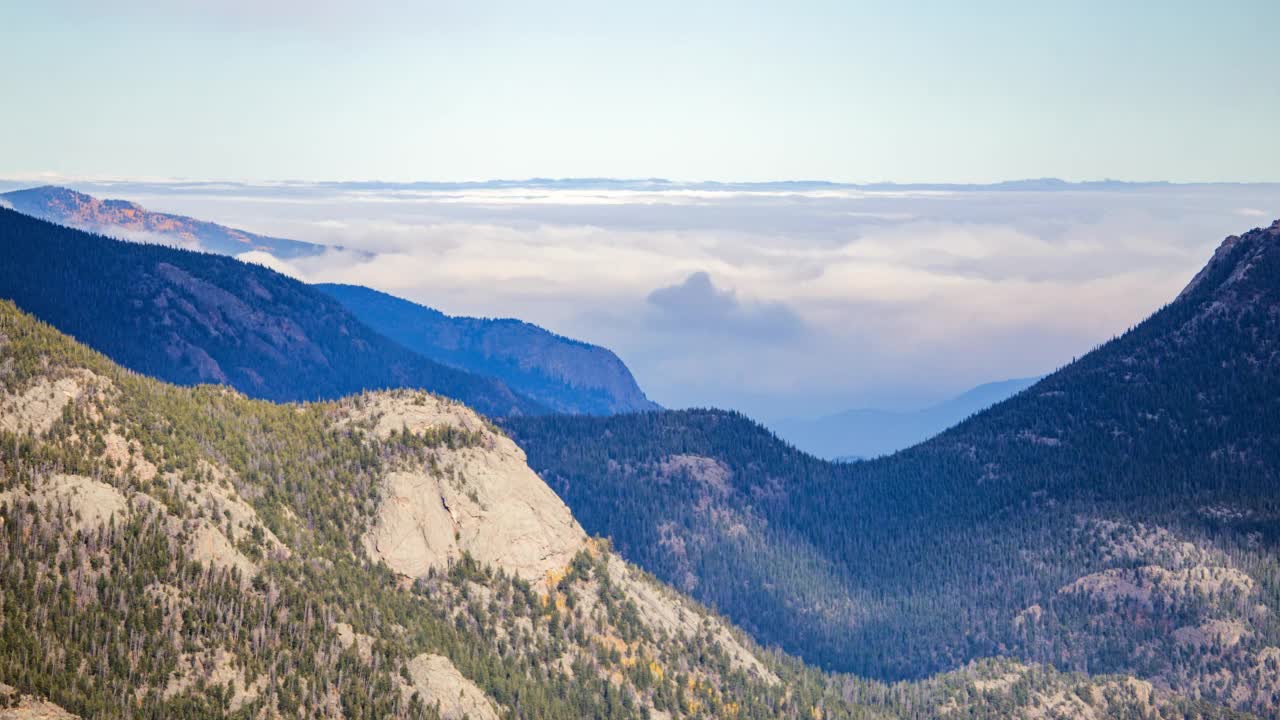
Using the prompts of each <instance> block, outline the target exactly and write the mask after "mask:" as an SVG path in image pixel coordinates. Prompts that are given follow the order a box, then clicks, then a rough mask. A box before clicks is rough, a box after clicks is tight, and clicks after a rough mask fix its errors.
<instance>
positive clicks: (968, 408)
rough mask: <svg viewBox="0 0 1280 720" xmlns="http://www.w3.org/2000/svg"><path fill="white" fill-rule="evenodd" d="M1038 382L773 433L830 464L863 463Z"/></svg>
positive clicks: (803, 423)
mask: <svg viewBox="0 0 1280 720" xmlns="http://www.w3.org/2000/svg"><path fill="white" fill-rule="evenodd" d="M1037 380H1039V378H1014V379H1012V380H1001V381H998V382H990V383H984V384H982V385H979V386H977V387H975V388H973V389H971V390H968V391H966V392H964V393H961V394H960V395H957V396H956V397H954V398H951V399H949V400H946V401H943V402H941V403H938V404H937V405H931V406H929V407H926V408H923V409H920V410H914V411H893V410H879V409H874V408H864V409H858V410H846V411H844V412H841V413H836V414H833V415H827V416H824V417H819V418H806V419H800V418H790V419H784V420H777V421H774V422H771V423H769V429H770V430H773V431H774V432H775V433H777V435H778V437H780V438H782V439H783V440H786V441H787V442H789V443H791V444H792V445H795V446H796V447H797V448H799V449H801V450H803V451H805V452H807V453H809V454H811V455H816V456H818V457H820V458H826V459H828V460H844V461H850V460H858V459H867V458H873V457H879V456H880V455H888V454H889V453H892V452H895V451H897V450H901V449H903V448H905V447H910V446H912V445H915V444H916V443H918V442H922V441H924V440H927V439H928V438H930V437H932V436H934V435H937V434H938V433H940V432H942V431H943V430H946V429H947V428H949V427H951V426H952V425H955V424H956V423H958V422H960V421H961V420H964V419H965V418H967V417H969V416H970V415H972V414H974V413H976V412H980V411H982V410H985V409H987V408H989V407H991V406H992V405H994V404H996V403H998V402H1000V401H1002V400H1004V399H1006V398H1008V397H1010V396H1012V395H1015V394H1017V393H1019V392H1022V391H1023V390H1025V389H1027V388H1028V387H1031V386H1032V385H1033V384H1035V382H1036V381H1037Z"/></svg>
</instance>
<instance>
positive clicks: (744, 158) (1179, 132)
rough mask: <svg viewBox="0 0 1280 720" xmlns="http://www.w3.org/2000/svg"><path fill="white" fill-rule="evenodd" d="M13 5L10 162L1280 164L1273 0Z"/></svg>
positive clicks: (1126, 173)
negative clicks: (1210, 0)
mask: <svg viewBox="0 0 1280 720" xmlns="http://www.w3.org/2000/svg"><path fill="white" fill-rule="evenodd" d="M6 5H7V7H5V9H4V11H3V16H4V17H3V21H2V22H0V64H2V65H3V67H4V72H3V73H0V97H3V98H4V105H5V111H4V112H2V113H0V177H14V176H18V175H28V174H34V173H41V172H53V173H60V174H63V175H68V176H114V177H119V176H126V177H139V176H149V177H197V178H227V179H259V180H262V179H285V178H296V179H375V178H376V179H384V180H413V179H439V180H461V179H484V178H495V177H530V176H615V177H617V176H631V177H644V176H661V177H668V178H675V179H685V180H693V179H724V180H766V179H780V178H815V179H830V180H844V181H877V180H894V181H900V182H910V181H991V180H1002V179H1010V178H1022V177H1040V176H1059V177H1064V178H1068V179H1092V178H1102V177H1114V178H1121V179H1168V180H1207V181H1226V180H1239V181H1266V180H1272V181H1274V180H1280V170H1277V168H1280V139H1278V138H1277V134H1276V132H1275V126H1276V118H1277V117H1280V53H1278V52H1276V38H1277V36H1278V35H1277V34H1278V33H1280V3H1277V2H1274V0H1256V1H1254V0H1238V1H1236V2H1220V3H1208V2H1166V3H1151V2H1117V1H1116V0H1110V1H1109V2H1072V3H1066V2H1053V3H1047V2H1025V1H1024V2H969V3H958V2H916V3H898V2H830V3H824V2H787V3H781V2H779V3H748V2H708V3H694V2H645V3H632V4H627V5H626V6H624V4H623V3H608V2H605V3H602V2H589V3H588V2H583V3H524V2H522V3H501V2H484V3H479V2H477V3H456V4H454V3H412V2H407V1H400V2H380V3H379V2H373V3H370V2H365V3H360V4H359V6H358V7H357V6H356V5H355V4H351V5H347V4H344V3H337V2H324V1H321V2H303V1H302V0H276V1H274V2H273V1H271V0H261V1H259V2H252V1H250V0H230V1H226V2H221V3H201V2H195V1H194V0H177V1H176V2H165V3H161V2H146V1H144V0H122V1H121V2H114V3H109V4H107V3H99V2H73V1H66V0H49V1H46V2H39V3H34V2H33V3H6ZM205 5H211V6H213V5H216V6H217V9H207V8H205V7H203V6H205ZM908 5H909V6H910V7H907V6H908Z"/></svg>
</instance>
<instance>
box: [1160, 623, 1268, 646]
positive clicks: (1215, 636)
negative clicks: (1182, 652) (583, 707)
mask: <svg viewBox="0 0 1280 720" xmlns="http://www.w3.org/2000/svg"><path fill="white" fill-rule="evenodd" d="M1252 634H1253V631H1252V630H1250V629H1249V626H1248V625H1245V624H1244V623H1242V622H1238V621H1233V620H1206V621H1205V622H1203V623H1201V624H1200V625H1199V626H1197V627H1190V626H1188V627H1180V628H1178V629H1177V630H1174V631H1173V638H1174V639H1175V640H1177V641H1178V642H1179V643H1180V644H1183V645H1194V646H1197V647H1218V648H1230V647H1235V646H1236V645H1239V644H1240V641H1241V640H1243V639H1244V638H1246V637H1248V636H1250V635H1252Z"/></svg>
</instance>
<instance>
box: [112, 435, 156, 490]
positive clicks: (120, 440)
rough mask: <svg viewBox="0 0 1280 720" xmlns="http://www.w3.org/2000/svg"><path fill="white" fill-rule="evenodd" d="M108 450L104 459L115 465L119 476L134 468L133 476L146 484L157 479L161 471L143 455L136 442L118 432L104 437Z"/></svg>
mask: <svg viewBox="0 0 1280 720" xmlns="http://www.w3.org/2000/svg"><path fill="white" fill-rule="evenodd" d="M103 440H104V441H105V442H106V446H107V448H106V450H105V451H104V452H103V457H105V458H107V459H108V460H110V461H111V462H113V463H115V465H116V469H117V474H119V475H123V474H124V473H125V471H126V470H128V469H129V468H132V472H133V475H134V476H135V477H137V478H138V479H139V480H142V481H144V482H147V481H150V480H153V479H155V477H156V475H157V473H158V472H159V470H158V469H157V468H156V466H155V464H154V463H152V462H151V461H150V460H147V458H146V457H145V456H144V455H143V453H142V447H141V446H140V445H139V444H138V441H136V440H132V441H131V440H126V439H125V438H124V437H123V436H122V435H120V434H119V433H117V432H114V431H112V432H108V433H107V434H106V435H104V436H103Z"/></svg>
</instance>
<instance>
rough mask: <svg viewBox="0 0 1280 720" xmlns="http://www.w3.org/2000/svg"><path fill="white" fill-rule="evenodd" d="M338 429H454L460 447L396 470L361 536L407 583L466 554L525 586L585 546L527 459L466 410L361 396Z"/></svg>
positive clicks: (430, 400) (422, 397)
mask: <svg viewBox="0 0 1280 720" xmlns="http://www.w3.org/2000/svg"><path fill="white" fill-rule="evenodd" d="M344 422H354V423H355V424H356V425H357V426H359V427H362V428H364V429H365V430H366V431H367V432H370V433H373V434H374V435H376V436H378V437H382V438H387V437H390V435H391V434H392V433H394V432H408V433H413V434H421V433H423V432H427V431H431V430H438V429H440V428H442V427H452V428H455V429H458V430H461V431H464V432H468V433H472V434H473V436H474V438H475V439H474V442H472V443H470V444H468V445H467V446H465V447H458V448H447V447H446V448H437V449H433V450H432V451H431V457H430V461H429V462H428V463H426V464H425V465H422V466H419V467H409V468H404V469H400V470H397V471H393V472H391V473H389V474H388V475H387V477H386V478H385V479H384V481H383V497H382V501H381V504H380V506H379V508H378V511H377V513H376V516H375V520H374V522H373V524H372V526H371V527H370V529H369V531H368V533H367V534H366V535H365V537H364V546H365V549H366V551H367V552H368V554H369V556H370V557H372V558H374V559H376V560H381V561H383V562H385V563H386V564H387V566H388V567H390V568H391V569H392V570H395V571H396V572H398V573H400V574H402V575H406V576H409V577H420V576H422V575H425V574H426V573H427V572H428V571H429V570H431V569H432V568H436V569H441V568H445V567H447V566H448V564H449V563H450V562H451V561H453V560H456V559H458V558H459V557H461V556H462V554H463V553H467V554H469V555H470V556H471V557H473V558H475V559H476V560H477V561H479V562H481V563H482V564H491V565H494V566H496V567H499V568H502V569H503V570H505V571H507V572H510V573H513V574H515V575H518V576H519V577H521V578H524V579H526V580H530V581H534V580H541V579H543V578H544V577H545V576H546V575H547V573H549V572H551V571H555V570H559V569H560V568H563V567H564V566H565V565H567V564H568V563H569V561H570V560H571V559H572V558H573V556H574V554H576V553H577V552H578V550H580V549H582V547H583V545H584V543H585V542H586V539H587V538H586V533H584V532H583V530H582V528H581V527H580V526H579V525H578V523H577V521H576V520H574V519H573V515H572V514H571V513H570V512H569V508H568V507H567V506H566V505H565V504H564V503H563V502H562V501H561V500H560V498H559V497H557V496H556V494H555V493H554V492H552V491H551V488H549V487H547V485H546V483H544V482H543V481H542V479H541V478H539V477H538V476H537V475H536V474H535V473H534V472H533V471H532V470H530V469H529V466H528V465H527V464H526V462H525V455H524V452H523V451H522V450H521V449H520V448H519V447H517V446H516V444H515V443H514V442H512V441H511V440H510V439H509V438H507V437H506V436H505V435H502V434H501V433H499V432H497V431H496V430H495V429H494V428H492V426H490V425H488V424H487V423H486V422H485V421H484V420H482V419H481V418H480V417H479V416H478V415H476V413H475V412H473V411H472V410H470V409H468V408H466V407H465V406H463V405H460V404H457V403H453V402H450V401H448V400H444V399H441V398H438V397H435V396H432V395H428V394H426V393H416V392H394V393H378V394H374V395H370V396H366V397H365V398H364V400H363V407H359V408H355V409H354V410H353V411H352V414H351V415H350V417H349V418H347V419H346V420H344Z"/></svg>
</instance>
